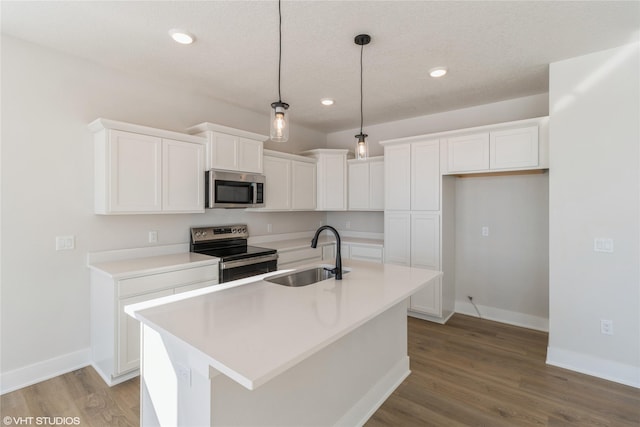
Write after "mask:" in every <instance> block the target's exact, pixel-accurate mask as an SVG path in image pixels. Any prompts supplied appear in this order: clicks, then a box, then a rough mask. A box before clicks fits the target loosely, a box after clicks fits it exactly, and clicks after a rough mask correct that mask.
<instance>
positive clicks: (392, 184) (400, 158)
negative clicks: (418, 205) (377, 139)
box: [384, 144, 411, 211]
mask: <svg viewBox="0 0 640 427" xmlns="http://www.w3.org/2000/svg"><path fill="white" fill-rule="evenodd" d="M384 204H385V209H386V210H395V211H398V210H405V211H408V210H410V209H411V146H410V145H409V144H405V145H394V146H391V147H384Z"/></svg>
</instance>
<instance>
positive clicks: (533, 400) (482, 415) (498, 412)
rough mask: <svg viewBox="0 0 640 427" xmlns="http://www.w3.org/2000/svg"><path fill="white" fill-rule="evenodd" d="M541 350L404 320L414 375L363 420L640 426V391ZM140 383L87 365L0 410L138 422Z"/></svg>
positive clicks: (524, 334)
mask: <svg viewBox="0 0 640 427" xmlns="http://www.w3.org/2000/svg"><path fill="white" fill-rule="evenodd" d="M546 348H547V334H546V333H543V332H538V331H532V330H529V329H523V328H517V327H514V326H509V325H504V324H501V323H496V322H491V321H487V320H480V319H477V318H473V317H468V316H462V315H455V316H453V318H452V319H451V320H450V321H449V322H448V323H447V325H438V324H435V323H431V322H426V321H422V320H418V319H414V318H409V356H410V358H411V371H412V373H411V375H410V376H409V377H408V378H407V379H406V380H405V381H404V382H403V383H402V384H401V385H400V387H398V389H396V391H395V392H394V393H393V394H392V395H391V396H390V397H389V399H387V401H386V402H385V403H384V404H383V405H382V407H380V409H379V410H378V411H377V412H376V413H375V414H374V415H373V417H371V419H370V420H369V421H368V422H367V424H366V426H367V427H379V426H394V427H404V426H487V427H494V426H495V427H500V426H529V425H535V426H581V427H582V426H601V427H604V426H612V427H613V426H632V427H639V426H640V390H638V389H635V388H632V387H627V386H623V385H620V384H616V383H612V382H609V381H605V380H600V379H597V378H594V377H590V376H587V375H582V374H578V373H575V372H571V371H567V370H564V369H560V368H555V367H552V366H547V365H545V355H546ZM139 390H140V383H139V381H138V379H133V380H130V381H127V382H125V383H123V384H120V385H117V386H114V387H112V388H109V387H107V386H106V385H105V384H104V382H103V381H102V379H100V377H99V376H98V374H97V373H96V372H95V371H94V370H93V368H91V367H86V368H83V369H79V370H77V371H74V372H70V373H68V374H65V375H61V376H59V377H55V378H52V379H50V380H48V381H44V382H41V383H39V384H35V385H32V386H30V387H25V388H23V389H21V390H17V391H15V392H12V393H7V394H5V395H3V396H2V398H1V401H0V404H1V407H0V413H1V416H2V418H3V420H4V417H7V416H9V417H23V418H24V417H34V418H33V420H32V422H31V423H30V425H36V420H35V417H56V416H57V417H77V419H78V420H79V422H80V425H82V426H137V425H138V414H139ZM319 409H320V408H319ZM16 419H17V418H16ZM52 419H53V418H52ZM53 420H54V421H55V419H53ZM40 421H42V419H40ZM11 424H12V425H17V423H15V422H12V423H11ZM51 424H54V423H51ZM2 425H3V426H6V425H9V423H6V422H4V421H3V424H2ZM25 425H29V424H28V423H25ZM40 425H46V424H45V423H42V424H40ZM58 425H60V424H58ZM72 425H73V424H72ZM185 427H186V426H185Z"/></svg>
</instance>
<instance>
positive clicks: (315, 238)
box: [311, 225, 342, 280]
mask: <svg viewBox="0 0 640 427" xmlns="http://www.w3.org/2000/svg"><path fill="white" fill-rule="evenodd" d="M322 230H331V231H332V232H333V234H335V235H336V268H334V269H329V268H325V270H328V271H330V272H332V273H333V274H335V275H336V280H342V255H341V254H340V235H339V234H338V230H336V229H335V228H333V227H331V226H330V225H323V226H322V227H320V228H318V229H317V230H316V234H315V236H313V239H312V240H311V247H312V248H315V247H317V246H318V236H319V235H320V232H322Z"/></svg>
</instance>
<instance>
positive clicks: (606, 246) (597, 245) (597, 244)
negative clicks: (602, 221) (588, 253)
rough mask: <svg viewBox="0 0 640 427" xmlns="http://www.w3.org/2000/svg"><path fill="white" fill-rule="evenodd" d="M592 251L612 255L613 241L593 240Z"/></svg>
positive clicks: (599, 238) (607, 239) (598, 238)
mask: <svg viewBox="0 0 640 427" xmlns="http://www.w3.org/2000/svg"><path fill="white" fill-rule="evenodd" d="M593 251H594V252H606V253H613V239H609V238H603V237H596V238H595V239H593Z"/></svg>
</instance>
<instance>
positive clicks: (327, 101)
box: [320, 98, 334, 105]
mask: <svg viewBox="0 0 640 427" xmlns="http://www.w3.org/2000/svg"><path fill="white" fill-rule="evenodd" d="M320 102H321V103H322V105H333V102H334V101H333V99H331V98H322V99H321V100H320Z"/></svg>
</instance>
